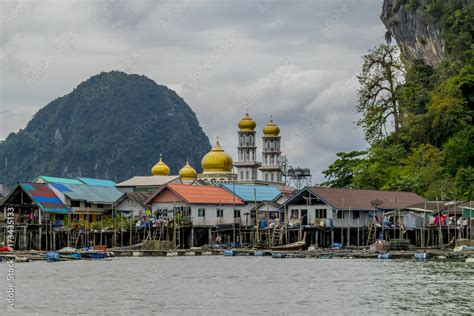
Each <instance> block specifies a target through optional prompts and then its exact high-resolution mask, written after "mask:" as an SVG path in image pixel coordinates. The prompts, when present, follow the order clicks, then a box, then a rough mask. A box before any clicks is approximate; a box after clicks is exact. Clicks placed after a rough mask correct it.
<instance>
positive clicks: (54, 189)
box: [2, 176, 122, 249]
mask: <svg viewBox="0 0 474 316" xmlns="http://www.w3.org/2000/svg"><path fill="white" fill-rule="evenodd" d="M121 195H122V194H121V192H120V191H118V190H117V189H116V188H115V183H114V182H113V181H109V180H101V179H91V178H75V179H68V178H57V177H46V176H41V177H38V178H36V179H35V180H34V181H33V182H31V183H30V182H22V183H19V184H18V185H17V186H16V187H15V188H14V189H13V190H12V191H11V192H10V194H9V195H8V196H6V197H5V199H4V201H3V203H2V206H3V209H4V213H5V212H6V210H7V208H8V207H14V208H15V213H16V214H15V227H16V229H17V230H19V233H18V234H19V235H18V238H17V240H18V242H17V247H18V249H59V248H62V247H64V246H67V245H69V244H70V242H71V239H74V238H75V234H76V233H78V232H79V231H82V230H83V228H86V229H87V228H90V225H91V224H93V223H94V222H96V221H100V220H101V219H102V215H103V214H104V213H105V212H106V211H107V210H108V209H109V208H110V207H111V205H112V204H113V203H114V202H115V201H116V200H117V199H118V198H119V197H120V196H121ZM81 238H82V239H81V241H83V239H84V236H81Z"/></svg>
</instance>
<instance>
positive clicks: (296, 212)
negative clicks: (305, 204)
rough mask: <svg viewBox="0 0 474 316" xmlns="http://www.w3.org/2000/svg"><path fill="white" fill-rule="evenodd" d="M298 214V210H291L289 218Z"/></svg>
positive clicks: (295, 217)
mask: <svg viewBox="0 0 474 316" xmlns="http://www.w3.org/2000/svg"><path fill="white" fill-rule="evenodd" d="M298 217H299V216H298V210H291V216H290V219H297V218H298Z"/></svg>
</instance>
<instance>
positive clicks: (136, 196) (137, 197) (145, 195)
mask: <svg viewBox="0 0 474 316" xmlns="http://www.w3.org/2000/svg"><path fill="white" fill-rule="evenodd" d="M152 195H153V193H152V192H125V193H124V194H123V195H122V196H121V197H120V198H119V199H118V200H117V201H115V206H117V205H119V204H121V203H123V201H125V200H126V199H131V200H134V201H135V202H137V203H138V204H140V205H142V206H146V201H147V200H148V199H149V198H150V197H151V196H152Z"/></svg>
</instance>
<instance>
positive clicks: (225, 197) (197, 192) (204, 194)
mask: <svg viewBox="0 0 474 316" xmlns="http://www.w3.org/2000/svg"><path fill="white" fill-rule="evenodd" d="M166 187H168V188H169V189H170V190H172V191H174V192H175V193H176V194H178V195H179V196H181V197H182V198H183V199H184V200H185V201H186V202H187V203H188V204H234V203H235V205H243V204H244V202H242V200H241V199H239V198H238V197H237V196H235V195H233V194H232V193H230V192H228V191H227V190H225V189H223V188H221V187H212V186H199V185H189V184H168V185H166ZM158 193H159V192H158Z"/></svg>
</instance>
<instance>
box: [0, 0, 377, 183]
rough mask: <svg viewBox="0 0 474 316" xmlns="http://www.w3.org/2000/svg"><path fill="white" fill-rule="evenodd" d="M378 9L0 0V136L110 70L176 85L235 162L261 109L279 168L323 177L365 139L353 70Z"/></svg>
mask: <svg viewBox="0 0 474 316" xmlns="http://www.w3.org/2000/svg"><path fill="white" fill-rule="evenodd" d="M381 8H382V1H381V0H312V1H310V0H293V1H289V0H254V1H249V0H242V1H230V0H213V1H207V0H195V1H191V0H181V1H180V0H176V1H152V0H137V1H122V0H96V1H92V0H77V1H74V0H69V1H61V0H56V1H47V0H44V1H33V0H17V1H8V0H7V1H4V0H2V1H1V8H0V11H1V15H2V24H1V32H0V36H1V37H0V43H1V52H0V56H1V64H0V67H1V69H0V75H1V76H0V89H1V90H0V101H1V104H0V119H1V124H0V140H2V139H5V138H6V137H7V136H8V134H10V133H11V132H17V131H18V130H19V129H21V128H24V127H25V126H26V124H27V122H28V121H29V120H30V119H31V118H32V117H33V115H34V114H35V113H36V112H37V111H38V110H39V109H40V108H42V107H44V106H45V105H46V104H48V103H49V102H51V101H53V100H54V99H56V98H58V97H60V96H63V95H66V94H68V93H70V92H71V91H72V90H73V89H74V88H75V87H76V86H77V85H78V84H79V83H81V82H82V81H85V80H87V79H88V78H90V77H91V76H93V75H95V74H98V73H100V72H103V71H111V70H121V71H124V72H126V73H136V74H142V75H145V76H147V77H149V78H150V79H152V80H154V81H155V82H157V83H158V84H162V85H165V86H168V87H169V88H170V89H173V90H175V91H176V92H177V93H178V94H179V95H180V96H181V97H183V98H184V100H185V101H186V102H187V103H188V104H189V105H190V106H191V108H192V109H193V110H194V112H196V114H197V117H198V120H199V122H200V124H201V126H202V128H203V129H204V132H205V133H206V134H207V135H208V136H209V138H210V140H211V142H212V143H213V142H214V141H215V139H216V137H219V139H220V142H221V145H222V147H223V148H224V149H225V150H226V151H227V152H228V153H229V154H231V155H232V156H233V157H234V160H236V156H237V149H236V147H237V123H238V121H239V120H240V119H241V118H242V117H243V116H244V114H245V112H246V110H248V111H249V113H250V115H251V116H252V118H254V119H255V121H256V122H257V137H258V138H259V139H260V138H261V136H262V128H263V127H264V126H265V124H266V123H267V122H268V121H269V119H270V117H272V118H273V120H274V121H275V122H276V123H277V124H278V125H279V126H280V129H281V137H282V150H283V154H284V155H285V156H286V157H287V159H288V163H289V165H292V166H294V167H297V166H300V167H305V168H310V169H311V172H312V175H313V177H312V180H313V183H319V182H322V181H324V178H323V175H322V171H323V170H325V169H326V168H327V167H328V166H329V165H330V164H331V163H332V162H333V161H334V160H335V159H336V153H337V152H340V151H351V150H360V149H364V148H366V147H367V144H366V143H365V142H364V137H363V132H362V130H361V129H360V128H357V127H356V126H355V122H356V121H357V119H358V114H357V113H356V111H355V105H356V103H357V93H356V90H357V80H356V78H355V76H356V74H357V73H358V72H359V71H360V67H361V58H362V56H363V55H364V54H366V53H367V51H368V50H369V49H371V48H374V47H375V46H377V45H378V44H380V43H381V42H382V41H383V36H384V33H385V28H384V26H383V24H382V22H381V20H380V17H379V16H380V13H381ZM257 145H258V146H259V151H261V141H260V142H258V143H257Z"/></svg>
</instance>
